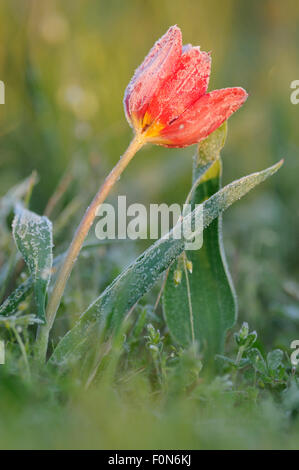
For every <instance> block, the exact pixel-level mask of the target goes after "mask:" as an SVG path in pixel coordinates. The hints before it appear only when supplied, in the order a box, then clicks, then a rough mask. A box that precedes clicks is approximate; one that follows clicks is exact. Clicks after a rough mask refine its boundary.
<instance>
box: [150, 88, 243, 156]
mask: <svg viewBox="0 0 299 470" xmlns="http://www.w3.org/2000/svg"><path fill="white" fill-rule="evenodd" d="M247 96H248V95H247V93H246V91H245V90H244V89H243V88H239V87H235V88H224V89H221V90H214V91H212V92H211V93H207V94H205V95H203V96H202V97H200V98H199V99H198V100H197V101H196V102H195V103H193V104H192V105H191V106H190V108H188V109H187V110H186V111H185V112H184V113H183V114H181V115H180V117H179V118H178V119H176V120H175V121H173V122H172V123H170V124H169V125H168V126H166V127H164V128H163V129H161V131H160V133H159V135H158V136H157V137H155V138H152V139H151V142H153V143H156V144H160V145H164V146H166V147H186V146H188V145H192V144H195V143H197V142H200V141H201V140H203V139H205V138H206V137H207V136H208V135H209V134H211V133H212V132H213V131H214V130H215V129H217V128H218V127H219V126H221V124H222V123H223V122H224V121H226V120H227V119H228V118H229V117H230V116H231V115H232V114H233V113H234V112H235V111H237V110H238V109H239V108H240V106H242V104H243V103H244V102H245V101H246V99H247Z"/></svg>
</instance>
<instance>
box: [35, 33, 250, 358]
mask: <svg viewBox="0 0 299 470" xmlns="http://www.w3.org/2000/svg"><path fill="white" fill-rule="evenodd" d="M210 69H211V57H210V55H209V54H208V53H207V52H202V51H201V50H200V48H199V47H192V46H191V45H188V46H184V47H182V34H181V30H180V29H179V28H178V27H177V26H172V27H171V28H170V29H169V30H168V31H167V33H166V34H165V35H164V36H163V37H162V38H161V39H160V40H159V41H158V42H156V44H155V45H154V47H153V48H152V50H151V51H150V53H149V54H148V56H147V57H146V58H145V60H144V62H143V63H142V64H141V65H140V67H139V68H138V69H137V70H136V72H135V75H134V77H133V78H132V80H131V82H130V84H129V85H128V88H127V89H126V92H125V98H124V105H125V111H126V116H127V119H128V121H129V123H130V124H131V125H132V127H133V128H134V129H135V132H136V135H135V137H134V139H133V140H132V142H131V143H130V145H129V147H128V148H127V150H126V151H125V153H124V154H123V155H122V157H121V158H120V160H119V161H118V163H117V164H116V165H115V167H114V168H113V169H112V171H111V172H110V173H109V175H108V176H107V177H106V179H105V181H104V183H103V184H102V186H101V187H100V189H99V191H98V192H97V194H96V195H95V197H94V198H93V200H92V202H91V204H90V206H89V207H88V209H87V210H86V212H85V214H84V217H83V219H82V220H81V223H80V225H79V227H78V229H77V231H76V233H75V235H74V238H73V241H72V243H71V245H70V247H69V249H68V252H67V255H66V257H65V259H64V262H63V264H62V266H61V268H60V271H59V274H58V276H57V281H56V283H55V286H54V289H53V292H52V296H51V297H50V300H49V302H48V305H47V315H46V317H47V325H46V327H45V331H44V333H43V334H44V338H43V344H44V345H47V341H48V336H49V331H50V329H51V327H52V325H53V322H54V318H55V315H56V312H57V309H58V306H59V304H60V300H61V297H62V294H63V291H64V288H65V285H66V283H67V280H68V277H69V275H70V273H71V271H72V267H73V265H74V262H75V260H76V258H77V256H78V254H79V252H80V250H81V247H82V244H83V242H84V240H85V238H86V236H87V234H88V232H89V229H90V227H91V225H92V223H93V221H94V219H95V217H96V214H97V210H98V208H99V207H100V205H101V204H102V203H103V202H104V201H105V199H106V197H107V196H108V194H109V193H110V191H111V190H112V188H113V186H114V184H115V183H116V182H117V180H118V179H119V177H120V175H121V174H122V173H123V171H124V169H125V168H126V167H127V165H128V164H129V162H130V161H131V160H132V158H133V157H134V155H135V154H136V152H137V151H138V150H139V149H140V148H141V147H142V146H143V145H144V144H145V143H146V142H153V143H155V144H159V145H164V146H166V147H186V146H187V145H191V144H195V143H197V142H200V141H201V140H202V139H205V138H206V137H207V136H208V135H209V134H211V132H213V131H214V130H215V129H217V128H218V127H219V126H220V125H221V124H222V123H223V122H224V121H226V119H228V118H229V117H230V115H231V114H232V113H234V112H235V111H237V109H238V108H239V107H240V106H241V105H242V104H243V103H244V101H245V100H246V98H247V93H246V91H245V90H243V88H224V89H223V90H215V91H212V92H211V93H207V88H208V83H209V77H210ZM45 353H46V351H45V350H44V351H43V355H44V356H45Z"/></svg>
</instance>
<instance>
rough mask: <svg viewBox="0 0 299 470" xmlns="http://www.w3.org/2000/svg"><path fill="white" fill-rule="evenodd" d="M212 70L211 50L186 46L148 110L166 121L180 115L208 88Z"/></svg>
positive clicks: (154, 117)
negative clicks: (204, 50) (172, 72)
mask: <svg viewBox="0 0 299 470" xmlns="http://www.w3.org/2000/svg"><path fill="white" fill-rule="evenodd" d="M210 71H211V57H210V54H208V53H207V52H203V51H201V50H200V48H199V47H192V46H191V45H188V46H184V48H183V54H182V56H181V58H180V61H179V63H178V67H177V70H176V71H175V73H174V74H173V75H172V76H171V77H169V78H168V79H167V80H166V81H165V82H164V84H163V85H162V87H161V88H160V90H158V92H157V94H156V95H155V97H154V98H153V100H152V101H151V103H150V104H149V107H148V109H147V114H148V115H149V116H150V118H151V119H152V120H153V121H159V122H162V123H163V124H166V125H167V124H169V123H171V122H172V121H173V120H174V119H177V118H178V117H179V116H180V115H181V114H182V113H183V112H184V111H185V110H186V109H187V108H189V106H190V105H192V103H194V102H195V101H197V100H198V98H200V96H202V95H203V94H204V93H205V92H206V90H207V87H208V83H209V78H210Z"/></svg>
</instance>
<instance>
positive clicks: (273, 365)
mask: <svg viewBox="0 0 299 470" xmlns="http://www.w3.org/2000/svg"><path fill="white" fill-rule="evenodd" d="M282 360H283V351H281V349H274V351H270V352H269V353H268V354H267V364H268V368H269V369H270V370H271V371H275V370H277V369H278V368H279V366H281V365H282Z"/></svg>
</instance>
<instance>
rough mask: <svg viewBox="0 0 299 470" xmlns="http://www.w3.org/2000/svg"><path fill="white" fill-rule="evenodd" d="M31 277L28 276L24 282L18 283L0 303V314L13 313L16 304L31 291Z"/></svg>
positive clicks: (16, 306)
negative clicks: (0, 303)
mask: <svg viewBox="0 0 299 470" xmlns="http://www.w3.org/2000/svg"><path fill="white" fill-rule="evenodd" d="M32 286H33V279H32V277H31V276H30V277H29V278H28V279H26V281H25V282H23V283H22V284H20V285H19V286H18V287H17V288H16V289H15V290H14V291H13V292H12V293H11V294H10V295H9V296H8V297H7V299H5V301H4V302H3V304H2V305H0V316H4V315H10V314H12V313H14V312H15V311H16V310H17V308H18V305H19V304H20V303H21V302H23V300H25V299H26V297H27V295H29V293H30V292H31V289H32Z"/></svg>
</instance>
